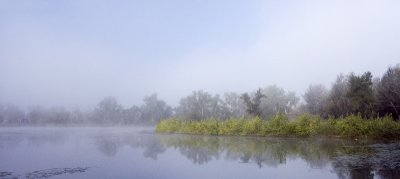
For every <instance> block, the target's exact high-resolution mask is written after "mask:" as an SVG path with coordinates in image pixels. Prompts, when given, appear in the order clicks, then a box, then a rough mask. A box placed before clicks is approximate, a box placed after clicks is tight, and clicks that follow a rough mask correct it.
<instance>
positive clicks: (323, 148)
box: [0, 127, 400, 179]
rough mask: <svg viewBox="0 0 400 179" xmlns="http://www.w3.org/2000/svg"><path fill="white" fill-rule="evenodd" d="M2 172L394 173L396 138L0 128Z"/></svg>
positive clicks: (397, 169)
mask: <svg viewBox="0 0 400 179" xmlns="http://www.w3.org/2000/svg"><path fill="white" fill-rule="evenodd" d="M0 178H2V179H4V178H178V179H180V178H182V179H183V178H184V179H186V178H190V179H192V178H229V179H231V178H400V143H399V142H396V141H371V140H343V139H324V138H305V139H301V138H300V139H299V138H262V137H233V136H232V137H231V136H224V137H221V136H219V137H217V136H195V135H180V134H155V133H154V131H153V129H151V128H130V127H120V128H117V127H104V128H100V127H99V128H96V127H87V128H85V127H82V128H61V127H60V128H58V127H53V128H50V127H49V128H46V127H36V128H34V127H26V128H25V127H16V128H0Z"/></svg>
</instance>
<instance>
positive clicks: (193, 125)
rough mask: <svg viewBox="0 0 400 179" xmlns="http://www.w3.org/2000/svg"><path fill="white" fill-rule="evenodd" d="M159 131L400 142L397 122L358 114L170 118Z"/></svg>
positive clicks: (160, 126)
mask: <svg viewBox="0 0 400 179" xmlns="http://www.w3.org/2000/svg"><path fill="white" fill-rule="evenodd" d="M156 131H157V132H160V133H185V134H203V135H243V136H296V137H310V136H328V137H330V136H334V137H348V138H372V139H400V123H399V122H395V121H393V120H392V119H391V118H390V117H382V118H374V119H368V120H365V119H362V118H361V117H359V116H355V115H352V116H348V117H344V118H338V119H328V120H325V119H320V118H319V117H318V116H312V115H308V114H304V115H301V116H299V117H297V118H295V119H293V120H289V119H288V118H287V117H286V116H284V115H276V116H274V117H272V118H271V119H269V120H261V119H260V118H257V117H255V118H250V119H228V120H223V121H220V120H216V119H207V120H201V121H190V120H180V119H166V120H162V121H160V122H159V123H158V124H157V126H156Z"/></svg>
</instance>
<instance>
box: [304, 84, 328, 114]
mask: <svg viewBox="0 0 400 179" xmlns="http://www.w3.org/2000/svg"><path fill="white" fill-rule="evenodd" d="M327 97H328V90H327V89H326V88H325V86H323V85H310V86H309V87H308V89H307V91H306V92H305V93H304V95H303V98H304V101H305V102H306V105H305V108H306V110H307V112H308V113H310V114H312V115H321V116H323V117H325V116H326V114H325V113H326V100H327Z"/></svg>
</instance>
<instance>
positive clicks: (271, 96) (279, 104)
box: [260, 85, 299, 119]
mask: <svg viewBox="0 0 400 179" xmlns="http://www.w3.org/2000/svg"><path fill="white" fill-rule="evenodd" d="M261 93H262V94H263V95H265V96H266V98H262V99H261V105H260V108H261V115H262V117H263V118H265V119H267V118H270V117H271V116H273V115H275V114H277V113H283V114H289V113H290V112H291V111H292V109H293V108H294V107H295V106H296V104H297V103H298V101H299V98H298V97H297V96H296V94H295V93H294V92H286V91H285V90H284V89H283V88H280V87H278V86H276V85H272V86H268V87H266V88H263V89H262V90H261Z"/></svg>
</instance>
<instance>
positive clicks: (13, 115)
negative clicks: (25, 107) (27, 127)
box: [0, 104, 26, 125]
mask: <svg viewBox="0 0 400 179" xmlns="http://www.w3.org/2000/svg"><path fill="white" fill-rule="evenodd" d="M25 119H26V118H25V112H24V111H22V110H21V109H19V108H18V107H17V106H14V105H11V104H9V105H0V124H1V123H2V124H12V125H19V124H22V123H25V121H24V120H25Z"/></svg>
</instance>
